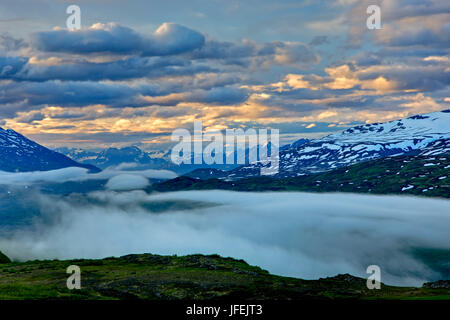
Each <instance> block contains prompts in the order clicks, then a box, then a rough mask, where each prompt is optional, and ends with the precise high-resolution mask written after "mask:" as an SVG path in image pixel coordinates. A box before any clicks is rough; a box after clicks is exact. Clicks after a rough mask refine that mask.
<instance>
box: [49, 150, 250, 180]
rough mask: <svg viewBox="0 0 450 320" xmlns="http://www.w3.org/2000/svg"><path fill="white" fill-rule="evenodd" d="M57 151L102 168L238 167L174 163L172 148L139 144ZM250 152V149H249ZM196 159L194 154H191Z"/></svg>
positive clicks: (187, 169) (183, 170) (182, 169)
mask: <svg viewBox="0 0 450 320" xmlns="http://www.w3.org/2000/svg"><path fill="white" fill-rule="evenodd" d="M55 151H57V152H60V153H62V154H65V155H66V156H68V157H70V158H71V159H73V160H75V161H77V162H80V163H83V164H90V165H94V166H96V167H99V168H101V169H106V168H108V167H111V166H123V167H124V168H126V167H129V168H134V169H137V170H145V169H158V170H162V169H165V170H171V171H174V172H176V173H178V174H185V173H187V172H191V171H193V170H196V169H199V168H211V169H217V168H221V169H223V170H230V169H233V168H236V167H238V165H226V164H212V165H207V164H183V163H182V164H180V165H176V164H174V163H173V162H172V161H171V159H170V153H171V152H170V150H169V151H166V152H157V153H156V152H155V153H151V152H147V151H144V150H142V149H140V148H139V147H137V146H129V147H123V148H107V149H103V150H100V151H92V150H83V149H80V148H65V147H63V148H57V149H55ZM247 153H248V151H247ZM191 158H192V159H194V155H193V154H192V156H191Z"/></svg>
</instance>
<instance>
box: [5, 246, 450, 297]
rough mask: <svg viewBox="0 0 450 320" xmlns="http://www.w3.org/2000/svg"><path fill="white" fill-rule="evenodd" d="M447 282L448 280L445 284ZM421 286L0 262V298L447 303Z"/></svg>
mask: <svg viewBox="0 0 450 320" xmlns="http://www.w3.org/2000/svg"><path fill="white" fill-rule="evenodd" d="M70 265H77V266H79V267H80V268H81V289H80V290H76V289H75V290H72V291H71V290H69V289H67V287H66V281H67V278H68V276H69V275H68V274H66V269H67V267H68V266H70ZM447 282H448V281H447ZM447 282H445V283H444V284H446V287H447V288H445V286H442V284H441V283H437V282H436V285H427V286H426V287H422V288H407V287H392V286H386V285H382V286H381V289H380V290H369V289H367V287H366V280H365V279H362V278H357V277H353V276H351V275H348V274H346V275H338V276H336V277H331V278H325V279H319V280H301V279H295V278H288V277H280V276H275V275H271V274H269V273H268V272H267V271H265V270H262V269H261V268H259V267H254V266H250V265H248V264H247V263H246V262H245V261H243V260H236V259H232V258H222V257H220V256H218V255H209V256H204V255H189V256H182V257H179V256H158V255H152V254H141V255H127V256H123V257H120V258H106V259H102V260H67V261H59V260H52V261H29V262H23V263H17V262H16V263H8V264H0V299H9V300H10V299H14V300H16V299H89V300H91V299H95V300H98V299H102V300H103V299H114V300H115V299H149V300H178V299H199V300H227V299H239V300H240V299H244V300H245V299H246V300H269V299H270V300H273V299H275V300H299V299H309V298H314V299H317V298H319V299H342V298H354V299H450V290H449V289H448V283H447Z"/></svg>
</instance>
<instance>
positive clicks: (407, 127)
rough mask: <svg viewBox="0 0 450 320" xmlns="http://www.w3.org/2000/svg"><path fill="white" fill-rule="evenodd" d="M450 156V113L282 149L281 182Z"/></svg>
mask: <svg viewBox="0 0 450 320" xmlns="http://www.w3.org/2000/svg"><path fill="white" fill-rule="evenodd" d="M446 153H450V110H444V111H440V112H433V113H429V114H424V115H416V116H412V117H409V118H406V119H401V120H395V121H390V122H387V123H372V124H366V125H361V126H357V127H353V128H350V129H347V130H345V131H343V132H341V133H338V134H331V135H328V136H326V137H323V138H321V139H314V140H309V141H305V140H301V141H299V142H296V143H293V144H291V145H288V146H284V147H282V148H280V153H279V160H280V161H279V172H278V174H276V175H275V177H277V178H283V177H296V176H301V175H307V174H312V173H317V172H323V171H328V170H333V169H336V168H340V167H345V166H348V165H352V164H355V163H358V162H361V161H367V160H373V159H378V158H383V157H387V156H400V155H424V156H435V155H440V154H446ZM261 166H262V164H261V163H255V164H249V165H243V166H240V167H238V168H235V169H233V170H230V171H227V172H224V171H220V170H210V171H209V172H206V171H205V170H203V169H202V170H196V171H194V172H191V173H189V176H190V177H194V178H195V177H197V178H201V179H203V178H205V175H207V176H209V177H210V178H214V177H215V178H221V179H227V180H237V179H242V178H249V177H257V176H260V171H261V170H260V169H261Z"/></svg>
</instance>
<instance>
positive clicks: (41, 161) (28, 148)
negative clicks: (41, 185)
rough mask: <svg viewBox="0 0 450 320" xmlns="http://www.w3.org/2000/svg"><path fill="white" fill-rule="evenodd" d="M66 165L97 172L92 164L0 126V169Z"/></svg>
mask: <svg viewBox="0 0 450 320" xmlns="http://www.w3.org/2000/svg"><path fill="white" fill-rule="evenodd" d="M66 167H81V168H85V169H88V170H89V171H90V172H98V171H100V169H98V168H97V167H95V166H92V165H85V164H81V163H78V162H76V161H74V160H72V159H70V158H69V157H67V156H65V155H63V154H61V153H58V152H56V151H53V150H50V149H48V148H46V147H44V146H42V145H40V144H38V143H37V142H34V141H32V140H30V139H28V138H27V137H25V136H23V135H22V134H20V133H18V132H16V131H14V130H12V129H7V130H5V129H3V128H1V127H0V170H1V171H7V172H29V171H49V170H56V169H61V168H66Z"/></svg>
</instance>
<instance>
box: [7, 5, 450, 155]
mask: <svg viewBox="0 0 450 320" xmlns="http://www.w3.org/2000/svg"><path fill="white" fill-rule="evenodd" d="M71 4H76V5H78V6H79V7H80V8H81V29H80V30H75V31H69V30H68V29H67V28H66V20H67V18H68V17H69V15H68V14H67V13H66V8H67V7H68V6H69V5H71ZM374 4H375V5H378V6H379V7H380V8H381V29H378V30H377V29H375V30H370V29H368V28H367V26H366V20H367V18H368V17H369V14H367V7H368V6H369V5H374ZM449 85H450V2H448V1H445V0H420V1H419V0H360V1H358V0H327V1H325V0H315V1H313V0H297V1H287V0H285V1H266V0H246V1H237V0H192V1H181V0H165V1H148V0H147V1H144V0H130V1H120V0H89V1H87V0H78V1H72V0H71V1H63V0H59V1H56V0H53V1H50V0H33V1H31V0H2V1H1V3H0V126H1V127H3V128H11V129H14V130H16V131H18V132H20V133H22V134H24V135H26V136H27V137H29V138H32V139H34V140H36V141H38V142H39V143H42V144H44V145H46V146H50V147H60V146H69V147H83V148H99V147H107V146H123V145H138V146H141V147H142V148H144V149H148V150H152V149H155V150H158V149H161V148H166V147H167V146H168V143H169V142H170V136H171V133H172V132H173V131H174V130H175V129H178V128H188V129H192V127H193V122H194V121H195V120H201V121H202V122H203V126H204V128H205V130H208V129H219V130H223V129H226V128H230V129H232V128H274V129H279V130H280V137H281V143H283V142H286V143H288V142H291V141H292V140H295V139H298V138H302V137H306V138H314V137H320V136H323V135H326V134H329V133H333V132H336V131H340V130H342V129H343V128H346V127H348V126H352V125H356V124H361V123H373V122H384V121H389V120H394V119H398V118H403V117H406V116H410V115H414V114H420V113H429V112H434V111H438V110H444V109H448V108H449V105H450V90H449Z"/></svg>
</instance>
